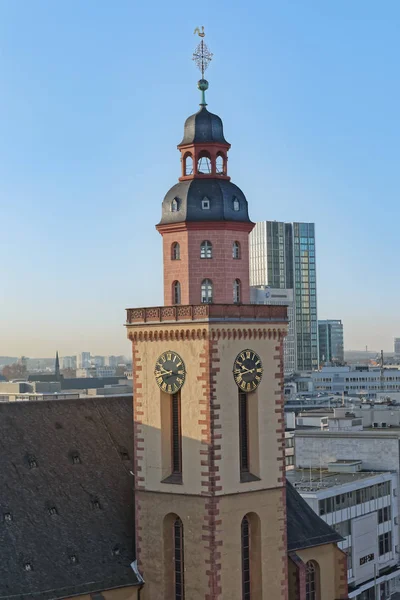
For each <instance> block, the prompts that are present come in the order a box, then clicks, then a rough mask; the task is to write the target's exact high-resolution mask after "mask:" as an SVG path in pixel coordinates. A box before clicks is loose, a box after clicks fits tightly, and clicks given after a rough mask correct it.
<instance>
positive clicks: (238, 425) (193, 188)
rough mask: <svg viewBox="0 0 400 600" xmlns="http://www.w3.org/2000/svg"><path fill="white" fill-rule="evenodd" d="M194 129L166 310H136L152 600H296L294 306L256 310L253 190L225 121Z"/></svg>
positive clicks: (178, 195) (133, 327) (144, 567)
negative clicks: (238, 171)
mask: <svg viewBox="0 0 400 600" xmlns="http://www.w3.org/2000/svg"><path fill="white" fill-rule="evenodd" d="M199 35H200V37H201V40H200V43H199V45H198V47H197V48H196V52H195V55H194V58H195V60H196V62H197V63H198V64H199V66H200V69H201V71H202V78H201V80H200V81H199V89H200V91H201V105H200V110H199V111H198V112H197V113H196V114H194V115H192V116H191V117H189V118H188V119H187V120H186V123H185V127H184V136H183V140H182V142H181V143H180V144H179V146H178V149H179V152H180V155H181V173H180V177H179V181H178V183H177V184H176V185H174V186H173V187H172V188H171V189H170V191H169V192H167V194H166V196H165V198H164V201H163V203H162V216H161V221H160V223H159V224H158V225H157V229H158V231H159V232H160V234H161V235H162V237H163V254H164V304H165V305H164V306H162V307H148V308H132V309H128V311H127V331H128V337H129V339H130V340H131V341H132V347H133V370H134V421H135V422H134V432H135V460H134V470H135V472H134V476H135V509H136V552H137V559H138V568H139V570H140V572H141V574H142V575H143V577H144V580H145V583H146V585H145V586H144V588H143V590H142V595H143V598H144V600H271V599H274V600H287V594H288V592H287V558H286V505H285V477H284V419H283V396H282V382H283V339H284V336H285V335H286V329H287V316H286V307H282V306H268V305H251V304H250V303H249V302H250V291H249V257H248V234H249V232H250V231H251V229H252V228H253V223H252V222H251V221H250V219H249V215H248V203H247V200H246V197H245V195H244V194H243V192H242V191H241V190H240V189H239V188H238V187H237V186H236V185H235V184H233V183H232V182H231V181H230V177H229V175H228V167H227V164H228V151H229V148H230V144H229V143H228V142H227V141H226V139H225V136H224V130H223V124H222V121H221V119H220V117H218V116H217V115H214V114H212V113H211V112H209V111H208V110H207V107H206V101H205V92H206V90H207V88H208V83H207V81H206V80H205V79H204V71H205V69H206V67H207V66H208V63H209V61H210V59H211V56H212V55H211V54H210V52H209V50H208V48H207V46H206V44H205V43H204V39H203V38H204V31H202V32H199Z"/></svg>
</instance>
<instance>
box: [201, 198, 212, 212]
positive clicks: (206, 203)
mask: <svg viewBox="0 0 400 600" xmlns="http://www.w3.org/2000/svg"><path fill="white" fill-rule="evenodd" d="M201 208H202V209H203V210H210V208H211V202H210V200H209V199H208V198H207V197H204V198H203V200H202V201H201Z"/></svg>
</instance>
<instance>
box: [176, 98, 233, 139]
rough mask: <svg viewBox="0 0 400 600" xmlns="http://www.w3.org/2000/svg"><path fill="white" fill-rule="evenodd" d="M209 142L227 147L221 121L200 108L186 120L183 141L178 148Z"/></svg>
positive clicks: (216, 116)
mask: <svg viewBox="0 0 400 600" xmlns="http://www.w3.org/2000/svg"><path fill="white" fill-rule="evenodd" d="M209 142H214V143H218V144H227V145H229V142H227V141H226V139H225V138H224V127H223V124H222V119H221V118H220V117H219V116H218V115H214V114H213V113H210V112H209V111H208V110H207V109H206V107H205V106H202V107H201V109H200V110H199V111H198V112H197V113H196V114H194V115H191V116H190V117H188V118H187V119H186V121H185V129H184V133H183V140H182V141H181V143H180V144H179V146H185V145H186V144H196V143H201V144H202V143H209Z"/></svg>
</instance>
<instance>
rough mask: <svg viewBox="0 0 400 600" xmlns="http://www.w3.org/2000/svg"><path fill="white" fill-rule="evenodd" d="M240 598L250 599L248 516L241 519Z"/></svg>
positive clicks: (243, 599)
mask: <svg viewBox="0 0 400 600" xmlns="http://www.w3.org/2000/svg"><path fill="white" fill-rule="evenodd" d="M241 538H242V600H250V593H251V581H250V523H249V519H248V517H243V520H242V531H241Z"/></svg>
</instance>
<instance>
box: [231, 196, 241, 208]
mask: <svg viewBox="0 0 400 600" xmlns="http://www.w3.org/2000/svg"><path fill="white" fill-rule="evenodd" d="M232 208H233V210H234V211H238V210H240V202H239V200H238V199H237V198H236V196H235V197H234V198H233V200H232Z"/></svg>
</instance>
